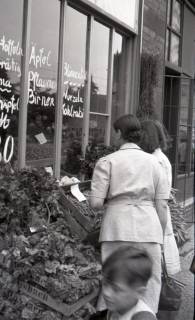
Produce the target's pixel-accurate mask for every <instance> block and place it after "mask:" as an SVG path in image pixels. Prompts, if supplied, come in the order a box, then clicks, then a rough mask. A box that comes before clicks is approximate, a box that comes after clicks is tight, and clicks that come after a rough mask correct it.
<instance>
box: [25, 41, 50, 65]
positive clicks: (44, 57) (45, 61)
mask: <svg viewBox="0 0 195 320" xmlns="http://www.w3.org/2000/svg"><path fill="white" fill-rule="evenodd" d="M36 50H37V51H36ZM37 52H38V53H37ZM50 54H51V51H49V52H48V53H47V54H45V50H44V48H41V49H39V50H38V49H36V46H32V48H31V53H30V59H29V64H31V63H32V65H33V66H34V67H35V68H36V69H37V68H41V67H43V66H48V67H51V64H50V63H49V58H50Z"/></svg>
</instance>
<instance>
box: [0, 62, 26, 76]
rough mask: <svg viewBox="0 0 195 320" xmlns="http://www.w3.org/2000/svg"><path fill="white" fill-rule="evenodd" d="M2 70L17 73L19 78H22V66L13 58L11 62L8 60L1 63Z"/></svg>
mask: <svg viewBox="0 0 195 320" xmlns="http://www.w3.org/2000/svg"><path fill="white" fill-rule="evenodd" d="M0 68H1V69H5V70H6V71H13V72H16V73H17V76H18V77H20V76H21V68H20V64H19V63H18V62H17V61H15V60H14V59H13V58H12V59H11V60H10V59H9V58H7V59H6V61H3V60H2V61H0Z"/></svg>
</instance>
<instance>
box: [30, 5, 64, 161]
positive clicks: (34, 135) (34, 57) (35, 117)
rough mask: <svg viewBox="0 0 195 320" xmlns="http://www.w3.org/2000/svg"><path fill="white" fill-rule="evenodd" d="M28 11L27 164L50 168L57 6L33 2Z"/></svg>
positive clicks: (55, 68) (53, 116) (52, 137)
mask: <svg viewBox="0 0 195 320" xmlns="http://www.w3.org/2000/svg"><path fill="white" fill-rule="evenodd" d="M45 9H47V10H45ZM31 10H32V11H31V35H30V56H29V100H28V122H27V150H26V160H41V159H48V164H52V162H53V144H54V121H55V107H56V91H57V61H58V37H59V36H58V34H59V14H60V3H59V2H58V1H55V0H50V3H49V6H48V0H42V1H39V0H33V1H32V9H31ZM43 12H44V19H43ZM54 17H55V19H54Z"/></svg>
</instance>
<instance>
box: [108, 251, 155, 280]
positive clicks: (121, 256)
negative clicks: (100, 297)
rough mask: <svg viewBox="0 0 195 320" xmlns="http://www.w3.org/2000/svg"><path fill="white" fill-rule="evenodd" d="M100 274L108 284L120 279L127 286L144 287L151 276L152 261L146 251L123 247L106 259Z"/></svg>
mask: <svg viewBox="0 0 195 320" xmlns="http://www.w3.org/2000/svg"><path fill="white" fill-rule="evenodd" d="M102 273H103V279H104V280H105V281H106V282H108V283H114V282H116V281H117V280H120V279H122V280H124V281H125V283H127V284H128V285H129V286H133V285H138V284H139V285H146V284H147V282H148V280H149V279H150V277H151V274H152V261H151V259H150V257H149V256H148V254H147V252H146V251H144V250H139V249H137V248H134V247H131V246H127V245H123V246H121V247H119V248H118V249H117V250H116V251H114V252H113V253H112V254H111V255H110V256H109V257H108V258H107V259H106V261H105V262H104V263H103V266H102Z"/></svg>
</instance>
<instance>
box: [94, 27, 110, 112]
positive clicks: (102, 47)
mask: <svg viewBox="0 0 195 320" xmlns="http://www.w3.org/2000/svg"><path fill="white" fill-rule="evenodd" d="M108 48H109V29H108V28H106V27H105V26H103V25H101V24H100V23H98V22H96V21H95V22H94V31H93V39H92V49H91V50H92V51H91V52H92V53H91V73H92V76H91V100H90V111H93V112H99V113H106V112H107V110H106V103H107V76H108Z"/></svg>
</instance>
